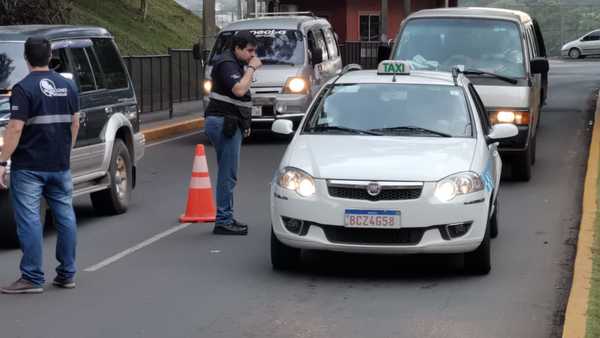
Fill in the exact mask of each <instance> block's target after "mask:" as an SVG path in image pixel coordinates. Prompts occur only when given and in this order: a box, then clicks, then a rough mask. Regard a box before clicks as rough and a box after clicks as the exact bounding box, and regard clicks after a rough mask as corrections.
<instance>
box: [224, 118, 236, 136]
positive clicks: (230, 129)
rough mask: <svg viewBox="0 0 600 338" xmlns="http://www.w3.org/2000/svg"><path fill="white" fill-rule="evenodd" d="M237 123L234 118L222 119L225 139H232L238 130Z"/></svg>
mask: <svg viewBox="0 0 600 338" xmlns="http://www.w3.org/2000/svg"><path fill="white" fill-rule="evenodd" d="M238 123H239V121H238V119H237V118H236V117H234V116H228V115H225V116H224V117H223V135H225V137H233V135H235V133H236V132H237V129H238V128H239V125H238Z"/></svg>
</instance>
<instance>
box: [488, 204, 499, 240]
mask: <svg viewBox="0 0 600 338" xmlns="http://www.w3.org/2000/svg"><path fill="white" fill-rule="evenodd" d="M494 205H495V207H494V213H493V214H492V217H490V237H491V238H496V237H498V196H496V202H495V203H494Z"/></svg>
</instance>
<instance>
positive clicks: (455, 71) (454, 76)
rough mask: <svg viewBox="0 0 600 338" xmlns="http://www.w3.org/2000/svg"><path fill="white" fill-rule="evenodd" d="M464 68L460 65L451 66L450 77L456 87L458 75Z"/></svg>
mask: <svg viewBox="0 0 600 338" xmlns="http://www.w3.org/2000/svg"><path fill="white" fill-rule="evenodd" d="M463 71H464V69H462V67H460V66H454V67H452V79H453V80H454V85H455V86H457V87H458V75H459V74H460V73H462V72H463Z"/></svg>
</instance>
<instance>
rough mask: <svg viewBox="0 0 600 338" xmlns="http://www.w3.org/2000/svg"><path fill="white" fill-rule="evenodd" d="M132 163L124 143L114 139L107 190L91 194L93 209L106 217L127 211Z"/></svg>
mask: <svg viewBox="0 0 600 338" xmlns="http://www.w3.org/2000/svg"><path fill="white" fill-rule="evenodd" d="M132 172H133V169H132V161H131V155H130V154H129V150H128V149H127V146H126V145H125V143H123V141H122V140H120V139H116V140H115V143H114V145H113V150H112V154H111V160H110V166H109V168H108V173H107V175H108V176H109V181H110V184H109V186H108V188H107V189H105V190H102V191H98V192H94V193H92V194H91V198H92V205H93V206H94V209H95V210H96V211H98V212H100V213H102V214H106V215H118V214H122V213H124V212H126V211H127V207H128V206H129V201H130V199H131V189H132V179H133V175H132Z"/></svg>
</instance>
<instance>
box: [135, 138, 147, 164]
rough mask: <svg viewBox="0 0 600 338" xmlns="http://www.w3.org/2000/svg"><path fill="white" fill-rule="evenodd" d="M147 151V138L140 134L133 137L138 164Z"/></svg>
mask: <svg viewBox="0 0 600 338" xmlns="http://www.w3.org/2000/svg"><path fill="white" fill-rule="evenodd" d="M145 151H146V137H145V136H144V134H143V133H141V132H139V133H137V134H134V135H133V152H134V154H135V163H136V164H137V163H138V162H139V161H140V160H141V159H142V157H144V153H145Z"/></svg>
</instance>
